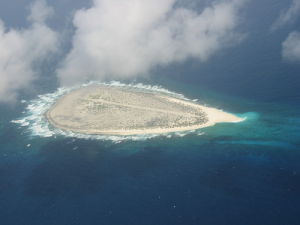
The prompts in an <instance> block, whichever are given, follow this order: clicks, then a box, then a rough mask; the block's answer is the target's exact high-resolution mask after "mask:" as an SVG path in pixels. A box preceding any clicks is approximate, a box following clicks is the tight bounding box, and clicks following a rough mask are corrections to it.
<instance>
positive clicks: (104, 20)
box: [0, 0, 300, 103]
mask: <svg viewBox="0 0 300 225" xmlns="http://www.w3.org/2000/svg"><path fill="white" fill-rule="evenodd" d="M14 1H15V0H12V1H8V0H4V1H1V3H0V102H4V103H10V102H14V101H16V100H17V99H18V98H19V97H20V93H21V92H23V91H26V90H30V89H31V88H34V81H36V80H38V79H39V77H40V76H41V71H42V68H43V67H45V65H46V64H47V62H48V61H51V60H53V59H60V60H59V61H58V63H56V64H55V65H54V68H53V71H54V72H53V75H51V76H53V79H57V81H58V83H59V85H60V86H71V85H75V84H80V83H83V82H86V81H89V80H100V81H108V80H127V81H131V80H134V79H135V78H136V77H144V76H151V73H152V71H153V70H155V69H157V68H165V67H171V66H173V65H174V64H180V63H182V62H186V61H189V60H191V59H192V60H197V61H199V62H201V63H207V62H209V61H212V60H214V56H216V55H220V54H223V53H224V51H226V50H228V49H234V48H237V47H238V46H239V45H240V44H241V43H247V41H248V40H249V39H250V38H251V36H252V35H254V34H253V33H252V30H247V29H245V27H247V26H246V24H247V23H249V22H251V20H254V19H255V15H253V14H252V15H251V16H249V14H247V10H248V8H249V5H250V4H251V3H253V1H254V0H253V1H251V0H216V1H210V0H203V1H193V0H151V1H150V0H126V1H123V0H93V1H92V0H91V1H83V0H82V1H80V0H76V1H70V0H61V1H57V0H54V1H48V2H47V1H46V0H36V1H31V0H23V1H17V2H18V6H17V7H16V6H15V5H16V1H15V2H14ZM257 2H258V1H257ZM258 4H259V3H258ZM1 9H2V10H1ZM299 15H300V0H289V1H285V4H284V7H283V8H281V9H280V10H278V12H276V15H275V17H274V18H272V22H271V23H270V24H269V25H268V29H266V31H265V32H269V33H270V34H274V35H275V34H276V32H279V31H280V30H283V29H289V30H288V31H287V32H286V35H285V37H284V39H283V40H282V41H281V46H279V47H280V51H279V52H278V54H280V55H281V57H282V61H283V62H285V63H287V64H289V63H290V64H297V63H300V27H299V29H297V27H295V26H293V24H295V22H296V21H297V20H298V19H299ZM224 57H226V56H224Z"/></svg>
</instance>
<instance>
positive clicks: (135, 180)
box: [0, 78, 300, 225]
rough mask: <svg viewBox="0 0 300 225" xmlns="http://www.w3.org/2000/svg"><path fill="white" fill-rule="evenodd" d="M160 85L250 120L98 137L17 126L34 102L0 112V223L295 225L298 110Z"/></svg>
mask: <svg viewBox="0 0 300 225" xmlns="http://www.w3.org/2000/svg"><path fill="white" fill-rule="evenodd" d="M161 83H164V84H166V83H169V86H168V87H167V88H168V89H170V90H174V91H177V90H176V86H180V87H181V88H180V89H181V90H180V93H184V94H186V95H188V97H189V98H198V99H201V100H199V101H201V102H204V103H206V104H208V105H212V106H215V107H218V108H222V109H224V110H225V111H229V112H232V113H236V114H238V115H241V116H243V117H246V118H247V119H246V120H245V121H244V122H241V123H236V124H219V125H216V126H214V127H209V128H205V129H202V130H201V131H196V132H191V133H187V134H182V135H181V134H177V135H175V134H174V135H167V136H157V137H146V138H141V139H140V140H136V139H133V140H132V139H128V140H114V139H109V140H105V139H104V140H101V139H95V138H87V137H85V138H82V137H76V136H69V137H68V136H66V135H65V134H64V135H61V134H56V133H55V134H47V133H43V132H41V133H40V134H41V135H40V136H39V135H37V134H38V133H39V132H38V131H39V130H38V129H37V125H38V124H35V126H36V127H35V131H36V133H34V132H32V130H31V129H30V127H32V126H33V125H34V124H31V125H30V124H27V123H26V121H22V122H21V123H14V122H11V121H12V120H18V119H22V118H26V117H28V115H27V113H28V106H30V105H31V104H32V101H30V99H28V100H27V101H22V102H21V103H19V104H16V105H15V106H10V107H1V123H0V151H1V152H0V154H1V155H0V202H1V204H0V218H1V219H0V220H1V221H0V222H1V224H5V225H16V224H30V225H35V224H43V225H47V224H49V225H53V224H122V225H124V224H130V225H133V224H137V225H140V224H143V225H144V224H149V225H152V224H249V225H252V224H272V225H273V224H278V225H279V224H280V225H281V224H288V225H291V224H298V219H299V209H300V208H299V200H300V195H299V188H300V164H299V157H300V152H299V146H300V117H299V112H300V107H299V106H298V105H290V104H285V103H274V102H267V103H266V102H255V101H253V100H249V99H246V98H244V97H239V98H236V97H233V96H230V95H224V94H220V92H214V91H213V90H210V91H207V90H203V89H201V86H197V85H194V84H193V85H191V84H189V83H188V82H186V83H179V82H178V81H174V80H172V81H171V80H167V79H166V78H162V79H161ZM166 86H167V85H166ZM47 97H49V95H46V96H45V95H42V96H40V98H39V99H43V101H44V102H47V101H48V100H49V98H47ZM37 99H38V98H37ZM38 105H39V106H42V104H41V103H39V104H38Z"/></svg>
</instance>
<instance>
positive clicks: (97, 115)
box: [45, 85, 243, 136]
mask: <svg viewBox="0 0 300 225" xmlns="http://www.w3.org/2000/svg"><path fill="white" fill-rule="evenodd" d="M45 116H46V118H47V119H48V121H49V122H50V124H52V125H53V126H54V127H56V128H59V129H62V130H65V131H72V132H76V133H82V134H100V135H122V136H124V135H140V134H161V133H169V132H178V131H189V130H196V129H200V128H204V127H208V126H213V125H215V124H216V123H228V122H240V121H242V120H243V119H242V118H240V117H238V116H236V115H233V114H230V113H227V112H224V111H222V110H219V109H215V108H211V107H207V106H204V105H200V104H198V103H196V102H193V101H189V100H186V99H182V98H179V97H175V96H172V95H168V94H166V93H160V92H152V91H147V90H143V89H139V88H130V87H115V86H107V85H90V86H87V87H81V88H78V89H75V90H73V91H70V92H69V93H67V94H65V95H64V96H62V97H61V98H60V99H58V100H57V102H56V103H55V104H54V105H52V106H51V107H50V109H49V110H48V111H47V112H46V113H45Z"/></svg>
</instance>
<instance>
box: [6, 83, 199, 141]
mask: <svg viewBox="0 0 300 225" xmlns="http://www.w3.org/2000/svg"><path fill="white" fill-rule="evenodd" d="M92 84H99V85H105V86H114V87H123V88H130V89H139V90H142V91H144V92H156V93H157V92H158V93H163V94H166V95H169V96H173V97H176V98H180V99H184V100H190V99H188V98H186V97H185V96H184V95H182V94H178V93H175V92H172V91H169V90H167V89H165V88H162V87H160V86H151V85H144V84H141V83H137V84H124V83H120V82H118V81H112V82H109V83H103V82H89V83H85V84H82V85H79V86H74V87H70V88H66V87H62V88H58V89H57V91H55V92H53V93H49V94H43V95H38V97H37V99H34V100H31V101H29V102H26V101H24V100H22V103H27V104H28V106H27V107H26V110H25V112H24V117H22V118H20V119H18V120H12V121H11V122H12V123H15V124H18V125H19V126H21V127H27V128H28V130H29V132H30V134H31V135H32V136H41V137H56V136H59V135H62V136H67V137H75V138H83V139H96V140H111V141H113V142H121V141H124V140H133V141H138V140H146V139H149V138H154V137H157V136H164V137H166V138H171V137H174V136H185V135H187V134H189V133H192V132H193V133H196V134H197V135H202V134H203V132H200V131H199V130H191V131H182V132H172V133H165V134H145V135H128V136H111V135H109V136H108V135H87V134H80V133H75V132H71V131H64V130H60V129H58V128H55V127H53V126H52V125H51V124H49V122H48V120H47V119H46V117H45V116H44V114H45V113H46V112H47V110H48V109H49V108H50V107H51V106H52V105H53V104H54V103H55V102H56V100H57V99H58V98H60V97H61V96H63V95H65V94H67V93H68V92H70V91H72V90H74V89H77V88H81V87H86V86H89V85H92ZM190 101H196V100H190Z"/></svg>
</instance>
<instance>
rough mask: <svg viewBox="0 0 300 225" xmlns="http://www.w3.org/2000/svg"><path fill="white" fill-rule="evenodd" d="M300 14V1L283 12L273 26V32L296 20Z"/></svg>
mask: <svg viewBox="0 0 300 225" xmlns="http://www.w3.org/2000/svg"><path fill="white" fill-rule="evenodd" d="M299 14H300V0H293V1H292V4H291V6H290V7H289V8H288V9H287V10H286V11H283V12H282V13H281V14H280V16H279V17H278V19H277V20H276V21H275V22H274V23H273V24H272V26H271V30H272V31H274V30H276V29H279V28H281V27H282V26H284V25H286V24H287V23H290V22H292V21H293V20H295V19H296V18H297V17H298V16H299Z"/></svg>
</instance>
